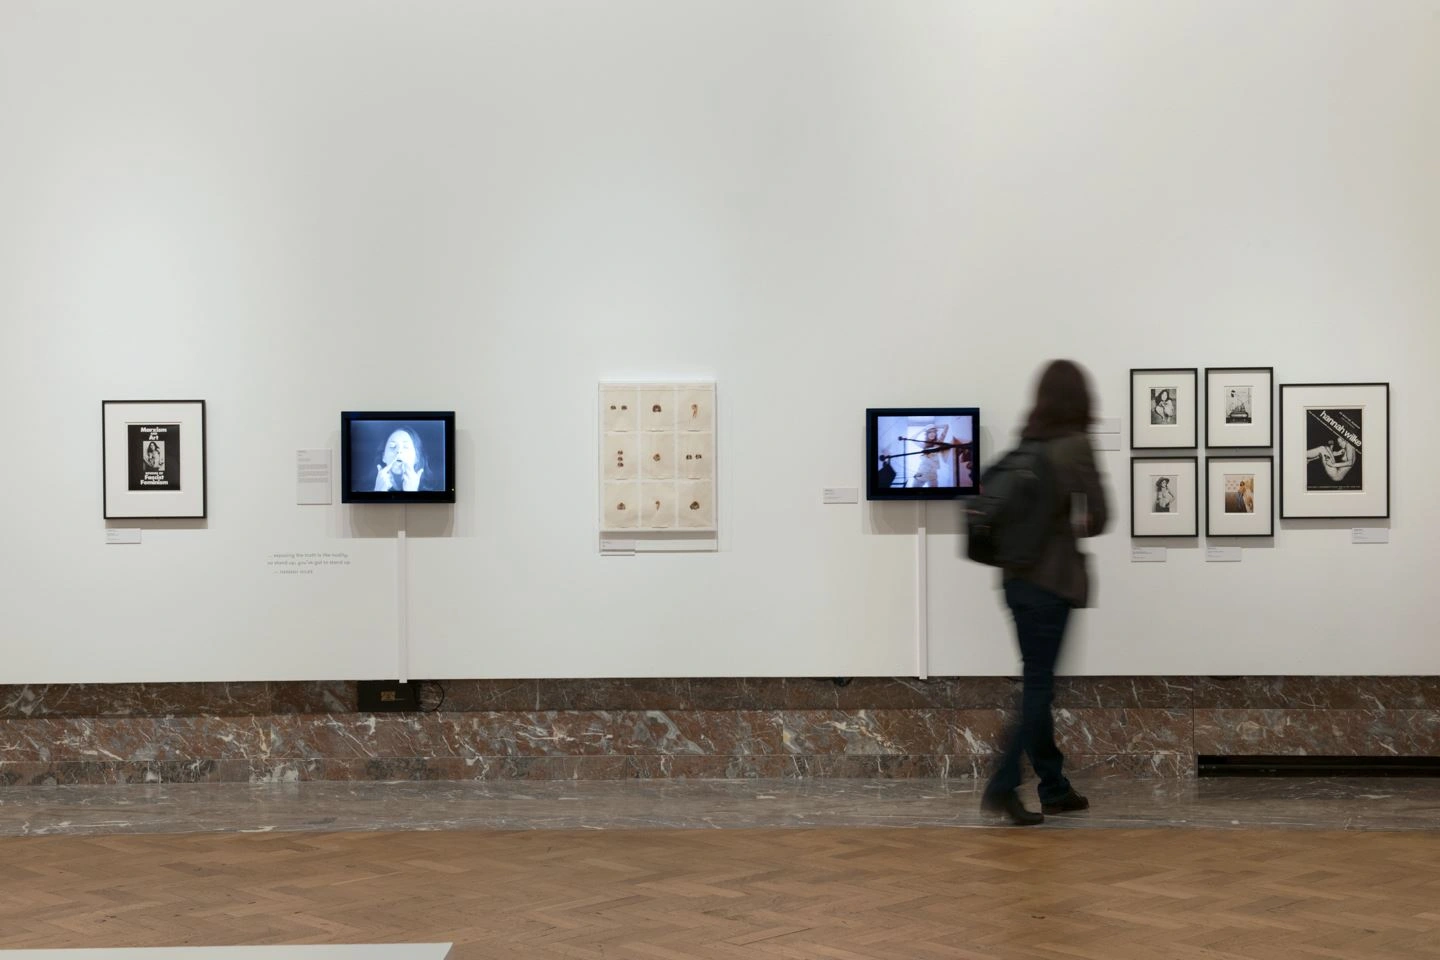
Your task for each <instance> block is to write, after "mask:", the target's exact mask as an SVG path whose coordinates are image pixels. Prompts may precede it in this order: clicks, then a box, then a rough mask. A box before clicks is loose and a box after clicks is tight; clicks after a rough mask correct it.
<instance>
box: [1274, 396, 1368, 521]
mask: <svg viewBox="0 0 1440 960" xmlns="http://www.w3.org/2000/svg"><path fill="white" fill-rule="evenodd" d="M1302 391H1311V392H1313V393H1314V394H1315V395H1316V396H1315V398H1314V399H1315V400H1322V399H1327V398H1328V397H1333V400H1331V402H1326V403H1314V402H1312V403H1309V404H1303V406H1304V407H1305V408H1306V410H1305V412H1306V413H1307V414H1308V413H1309V412H1310V408H1312V407H1330V408H1332V409H1342V408H1346V407H1347V406H1353V405H1354V404H1355V403H1356V402H1358V400H1359V399H1360V398H1357V397H1350V398H1342V397H1339V396H1335V395H1334V394H1328V397H1327V392H1329V391H1373V392H1376V393H1378V395H1379V399H1380V400H1381V401H1382V408H1383V415H1384V420H1385V422H1384V425H1383V429H1382V430H1380V431H1377V432H1376V435H1378V436H1379V437H1381V438H1382V455H1381V456H1380V457H1379V458H1378V461H1377V458H1375V457H1374V455H1373V451H1374V447H1373V444H1372V446H1370V447H1369V448H1368V449H1367V448H1365V447H1364V446H1363V445H1362V447H1361V452H1360V456H1361V458H1363V459H1362V461H1361V463H1360V465H1361V468H1362V470H1364V469H1367V468H1368V470H1369V471H1370V472H1369V473H1368V474H1367V476H1373V471H1374V467H1373V466H1371V464H1374V463H1376V462H1378V463H1379V464H1380V470H1381V473H1382V474H1383V482H1381V483H1376V484H1374V486H1373V487H1372V488H1371V489H1370V490H1364V489H1363V487H1362V490H1361V491H1360V493H1361V494H1368V495H1369V496H1370V497H1372V498H1373V497H1375V496H1376V495H1378V499H1379V502H1380V506H1379V507H1378V508H1375V507H1372V508H1371V509H1368V510H1359V511H1356V510H1354V509H1353V508H1354V507H1355V506H1356V505H1357V504H1360V503H1364V502H1367V501H1364V500H1361V499H1360V498H1359V497H1356V498H1351V497H1346V496H1343V495H1342V496H1337V495H1336V493H1337V492H1341V493H1343V491H1336V492H1325V491H1320V492H1319V495H1318V496H1317V495H1316V493H1315V492H1312V491H1311V490H1310V484H1309V482H1308V477H1309V474H1310V460H1309V458H1308V451H1309V449H1310V446H1309V442H1308V432H1309V421H1308V420H1300V421H1298V422H1297V416H1296V413H1297V411H1298V410H1299V409H1300V406H1301V401H1300V400H1299V399H1298V397H1297V395H1298V394H1300V393H1301V392H1302ZM1292 397H1296V399H1294V400H1292V399H1291V398H1292ZM1292 403H1293V404H1295V406H1292ZM1279 407H1280V444H1279V452H1280V457H1279V459H1280V469H1279V475H1280V481H1279V486H1280V519H1281V520H1388V519H1390V492H1391V480H1390V463H1391V457H1390V383H1389V382H1388V381H1369V382H1354V383H1282V384H1281V385H1280V401H1279ZM1302 425H1303V426H1304V427H1305V428H1306V434H1304V435H1299V436H1297V433H1298V428H1299V427H1300V426H1302ZM1287 426H1288V427H1289V430H1288V431H1287ZM1370 432H1371V427H1370V425H1366V426H1365V427H1364V433H1366V434H1369V433H1370ZM1287 438H1288V440H1289V443H1287V442H1286V441H1287ZM1363 439H1367V440H1368V439H1370V438H1369V437H1365V438H1363ZM1297 476H1298V477H1301V478H1302V479H1301V482H1304V483H1305V489H1304V490H1300V489H1298V488H1297V489H1296V490H1293V491H1292V489H1291V488H1292V487H1296V486H1297ZM1297 500H1298V501H1301V502H1303V503H1304V504H1305V506H1306V509H1303V510H1302V509H1298V508H1297V507H1296V501H1297Z"/></svg>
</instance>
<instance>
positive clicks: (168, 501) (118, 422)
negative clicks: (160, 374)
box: [100, 400, 206, 520]
mask: <svg viewBox="0 0 1440 960" xmlns="http://www.w3.org/2000/svg"><path fill="white" fill-rule="evenodd" d="M100 423H101V438H102V441H103V453H104V460H103V463H104V480H103V484H102V485H103V491H104V500H105V519H106V520H120V519H130V520H159V519H164V518H172V517H203V516H205V510H206V499H205V401H204V400H105V401H103V402H102V403H101V404H100Z"/></svg>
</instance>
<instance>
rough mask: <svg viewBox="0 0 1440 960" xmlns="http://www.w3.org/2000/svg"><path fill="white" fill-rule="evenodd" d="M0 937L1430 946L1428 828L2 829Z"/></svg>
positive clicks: (22, 942)
mask: <svg viewBox="0 0 1440 960" xmlns="http://www.w3.org/2000/svg"><path fill="white" fill-rule="evenodd" d="M0 863H3V871H0V874H3V875H0V948H6V947H10V948H19V947H27V948H37V947H91V946H115V947H137V946H140V947H143V946H177V945H187V944H202V945H225V944H272V943H344V942H366V941H370V942H387V941H407V940H408V941H431V942H433V941H454V942H455V944H456V947H455V950H454V952H453V953H452V957H453V958H454V960H478V958H490V957H504V958H545V960H551V958H562V957H563V958H576V960H615V958H634V960H676V958H687V957H694V958H740V957H744V958H755V960H800V958H823V960H875V958H887V960H888V958H897V960H899V958H903V960H939V958H957V960H1130V958H1144V960H1240V958H1244V960H1290V958H1294V960H1371V958H1374V960H1426V958H1440V834H1435V833H1414V832H1412V833H1404V834H1400V833H1355V832H1350V833H1327V832H1310V831H1260V830H1230V831H1218V830H1212V831H1202V830H1113V831H1112V830H1087V831H1078V830H1077V831H1069V830H1046V829H1037V830H928V829H927V830H890V829H824V830H723V831H720V830H716V831H672V830H654V831H614V832H610V831H605V832H590V831H586V832H565V831H539V832H513V833H482V832H445V833H413V832H412V833H383V834H362V833H334V834H314V833H306V834H264V835H255V834H249V835H237V834H220V835H203V836H202V835H191V836H155V835H139V836H136V835H131V836H110V837H54V838H45V837H41V838H20V839H6V840H0Z"/></svg>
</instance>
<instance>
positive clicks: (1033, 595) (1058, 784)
mask: <svg viewBox="0 0 1440 960" xmlns="http://www.w3.org/2000/svg"><path fill="white" fill-rule="evenodd" d="M1091 410H1092V403H1091V396H1090V384H1089V382H1088V378H1087V377H1086V374H1085V372H1084V370H1082V369H1081V368H1080V367H1079V366H1078V365H1077V364H1075V363H1073V362H1071V361H1069V360H1056V361H1054V362H1052V363H1051V364H1050V365H1049V366H1048V367H1046V368H1045V371H1044V373H1043V374H1042V375H1041V377H1040V382H1039V385H1038V386H1037V387H1036V390H1035V405H1034V407H1033V408H1032V409H1031V411H1030V415H1029V417H1028V418H1027V420H1026V422H1025V426H1024V427H1023V428H1022V430H1021V440H1022V441H1038V442H1040V443H1043V445H1044V455H1045V457H1046V458H1047V459H1048V460H1049V462H1050V465H1051V468H1052V470H1051V473H1052V475H1053V476H1054V478H1055V498H1054V500H1053V502H1052V503H1051V504H1050V505H1049V509H1050V510H1051V511H1053V516H1052V522H1051V528H1050V534H1049V537H1048V539H1047V540H1046V542H1045V547H1044V549H1043V550H1042V551H1041V553H1040V558H1039V560H1037V561H1036V562H1035V563H1034V565H1032V566H1030V567H1026V568H1024V569H1014V570H1012V569H1007V570H1005V572H1004V579H1003V586H1004V591H1005V603H1006V605H1008V606H1009V608H1010V613H1011V616H1012V617H1013V618H1014V620H1015V635H1016V637H1017V639H1018V640H1019V643H1020V658H1021V661H1022V663H1023V664H1024V685H1023V688H1022V691H1021V695H1020V715H1019V718H1018V720H1017V721H1012V724H1011V726H1010V729H1009V730H1008V731H1007V733H1006V740H1005V748H1004V752H1003V753H1002V754H1001V757H1000V760H999V762H998V764H997V766H996V768H995V771H994V774H993V775H992V776H991V778H990V781H989V783H988V784H987V785H986V787H985V792H984V793H983V795H982V800H981V806H982V808H983V809H984V810H986V811H988V812H991V813H997V814H1001V815H1003V816H1005V817H1008V818H1009V820H1010V821H1011V822H1012V823H1014V824H1016V825H1019V826H1029V825H1032V824H1037V823H1041V822H1043V821H1044V819H1045V818H1044V816H1043V815H1042V814H1039V813H1035V812H1033V811H1031V810H1029V809H1027V808H1026V807H1025V805H1024V803H1022V802H1021V800H1020V796H1019V792H1018V791H1019V788H1020V780H1021V773H1020V759H1021V755H1022V754H1023V755H1025V756H1028V757H1029V758H1030V764H1031V766H1033V767H1034V768H1035V773H1036V775H1037V776H1038V777H1039V778H1040V785H1039V795H1040V803H1041V809H1042V810H1043V811H1044V813H1050V814H1056V813H1067V812H1072V811H1078V810H1084V809H1086V808H1088V807H1089V806H1090V801H1088V800H1086V799H1085V798H1084V797H1083V796H1081V795H1080V794H1078V793H1076V792H1075V789H1074V788H1073V787H1071V785H1070V781H1069V780H1068V779H1066V777H1065V771H1064V765H1065V757H1064V755H1063V754H1062V753H1061V752H1060V748H1059V747H1057V746H1056V745H1055V720H1054V716H1053V714H1052V712H1051V705H1052V704H1053V702H1054V699H1055V662H1056V660H1057V659H1058V658H1059V656H1060V649H1061V646H1062V644H1063V643H1064V640H1065V628H1066V626H1067V625H1068V623H1069V622H1070V613H1071V611H1072V610H1074V609H1075V608H1076V607H1084V606H1087V605H1088V604H1089V602H1090V596H1091V587H1092V583H1091V579H1090V575H1089V571H1088V570H1087V563H1086V555H1085V554H1084V553H1083V552H1081V550H1080V548H1079V544H1078V541H1079V540H1080V539H1081V538H1083V537H1093V536H1096V535H1097V534H1100V533H1103V532H1104V531H1105V527H1106V525H1107V524H1108V523H1109V509H1108V504H1107V502H1106V496H1105V487H1104V484H1103V483H1102V481H1101V478H1100V472H1099V470H1098V469H1097V468H1096V466H1095V454H1094V451H1093V450H1092V448H1091V446H1090V437H1089V434H1088V433H1087V429H1088V427H1089V426H1090V421H1091Z"/></svg>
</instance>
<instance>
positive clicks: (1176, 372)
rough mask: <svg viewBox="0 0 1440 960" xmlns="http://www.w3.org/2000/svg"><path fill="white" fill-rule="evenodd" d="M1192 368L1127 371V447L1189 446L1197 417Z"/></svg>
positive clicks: (1195, 376)
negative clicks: (1128, 428)
mask: <svg viewBox="0 0 1440 960" xmlns="http://www.w3.org/2000/svg"><path fill="white" fill-rule="evenodd" d="M1198 384H1199V370H1198V369H1197V368H1195V367H1180V368H1173V369H1139V370H1131V371H1130V447H1131V449H1133V450H1165V449H1172V448H1177V449H1188V448H1190V447H1194V446H1195V445H1196V437H1197V431H1198V429H1199V428H1198V426H1197V424H1198V423H1199V417H1200V406H1199V403H1198V402H1197V399H1198Z"/></svg>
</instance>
